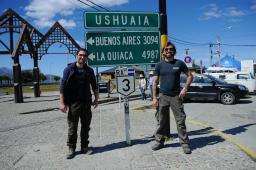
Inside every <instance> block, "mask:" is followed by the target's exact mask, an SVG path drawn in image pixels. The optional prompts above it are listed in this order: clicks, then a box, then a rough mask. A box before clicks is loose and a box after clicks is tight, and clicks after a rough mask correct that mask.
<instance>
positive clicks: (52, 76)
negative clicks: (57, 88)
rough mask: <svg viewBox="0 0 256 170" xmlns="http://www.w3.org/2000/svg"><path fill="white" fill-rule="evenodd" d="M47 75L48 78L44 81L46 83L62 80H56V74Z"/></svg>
mask: <svg viewBox="0 0 256 170" xmlns="http://www.w3.org/2000/svg"><path fill="white" fill-rule="evenodd" d="M45 76H46V80H45V81H44V83H56V82H60V80H59V81H55V80H54V76H55V75H51V74H46V75H45Z"/></svg>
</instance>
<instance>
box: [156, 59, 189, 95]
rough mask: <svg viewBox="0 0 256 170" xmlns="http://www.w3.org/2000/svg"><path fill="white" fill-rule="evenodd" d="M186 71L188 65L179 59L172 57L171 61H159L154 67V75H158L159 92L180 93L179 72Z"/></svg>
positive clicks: (166, 93)
mask: <svg viewBox="0 0 256 170" xmlns="http://www.w3.org/2000/svg"><path fill="white" fill-rule="evenodd" d="M182 72H183V73H187V72H188V67H187V66H186V64H185V63H184V62H183V61H181V60H177V59H174V60H173V61H171V62H166V61H164V60H163V61H161V62H160V63H158V64H157V65H156V67H155V75H157V76H160V89H159V92H160V93H163V94H165V95H168V96H176V95H178V94H179V93H180V74H181V73H182Z"/></svg>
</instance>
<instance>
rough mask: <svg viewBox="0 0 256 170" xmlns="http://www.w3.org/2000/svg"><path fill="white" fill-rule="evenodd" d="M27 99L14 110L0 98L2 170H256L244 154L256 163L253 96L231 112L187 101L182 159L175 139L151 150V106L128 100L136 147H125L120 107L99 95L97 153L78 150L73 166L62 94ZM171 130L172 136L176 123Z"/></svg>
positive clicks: (94, 139)
mask: <svg viewBox="0 0 256 170" xmlns="http://www.w3.org/2000/svg"><path fill="white" fill-rule="evenodd" d="M25 97H26V98H25V101H26V102H25V103H22V104H14V103H13V98H12V96H1V97H0V107H1V110H0V119H1V122H0V168H1V169H127V170H128V169H157V170H159V169H256V162H255V161H253V160H252V159H251V158H250V157H249V156H248V155H247V154H248V153H246V152H247V151H251V154H252V155H251V157H252V156H253V154H255V151H256V150H255V145H254V144H253V141H255V129H256V125H255V122H256V111H255V108H256V107H255V102H256V96H252V98H250V99H246V100H244V101H242V102H241V103H240V104H237V105H233V106H225V105H222V104H219V103H198V102H197V103H186V104H185V111H186V112H187V116H188V120H187V127H188V131H189V136H190V139H191V146H192V149H193V150H192V154H191V155H185V154H183V152H182V149H181V148H180V146H179V143H178V139H177V138H175V139H174V140H172V141H168V142H167V143H166V145H165V148H163V149H161V150H159V151H154V152H153V151H152V150H151V146H152V145H153V144H154V140H153V138H152V137H151V136H152V133H153V131H154V130H155V124H156V122H155V119H154V112H155V110H154V108H152V107H151V106H150V104H151V102H150V101H142V100H133V101H130V119H131V129H130V134H131V138H132V145H131V146H129V147H128V146H127V145H126V142H125V133H124V131H125V130H124V116H123V114H124V113H123V107H122V105H119V104H118V103H115V102H112V103H104V102H103V100H105V99H107V98H106V97H102V104H101V105H100V106H99V107H98V108H96V109H95V110H93V120H92V125H91V128H92V129H91V133H90V135H91V136H90V141H91V143H90V144H91V146H93V147H94V152H93V154H92V155H83V154H79V152H77V155H76V157H75V158H74V159H72V160H66V159H65V154H66V151H67V147H66V145H65V143H66V138H67V123H66V116H67V115H66V114H63V113H61V112H60V111H59V110H58V109H57V108H58V103H59V100H58V94H57V93H52V94H51V93H49V94H46V95H43V96H42V97H40V98H33V97H31V96H30V95H27V96H26V95H25ZM115 97H116V96H115ZM104 98H105V99H104ZM113 98H114V97H113ZM21 113H23V114H21ZM171 126H172V127H171V129H172V133H173V134H174V135H175V134H176V127H175V125H174V120H173V118H172V119H171ZM175 136H176V135H175ZM232 139H234V140H232ZM78 141H79V139H78ZM240 144H241V145H240ZM243 147H246V149H248V150H246V149H245V150H243ZM77 150H79V145H78V148H77ZM249 154H250V153H249ZM254 156H255V155H254Z"/></svg>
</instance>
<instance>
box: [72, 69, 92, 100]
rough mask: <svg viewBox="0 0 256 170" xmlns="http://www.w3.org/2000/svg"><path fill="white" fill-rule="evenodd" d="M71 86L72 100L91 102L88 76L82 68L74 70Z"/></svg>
mask: <svg viewBox="0 0 256 170" xmlns="http://www.w3.org/2000/svg"><path fill="white" fill-rule="evenodd" d="M73 88H74V89H73V97H72V98H73V101H81V102H86V103H89V104H90V103H91V98H92V95H91V90H90V76H89V75H86V71H85V70H84V69H77V70H76V71H75V74H74V86H73Z"/></svg>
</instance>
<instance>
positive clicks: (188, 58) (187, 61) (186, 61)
mask: <svg viewBox="0 0 256 170" xmlns="http://www.w3.org/2000/svg"><path fill="white" fill-rule="evenodd" d="M184 61H185V63H191V61H192V59H191V57H189V56H186V57H185V58H184Z"/></svg>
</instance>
